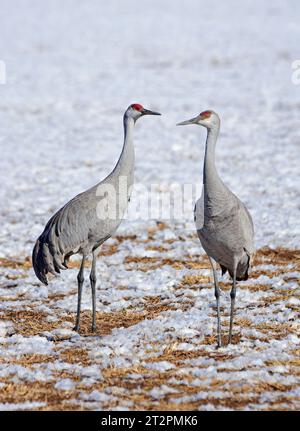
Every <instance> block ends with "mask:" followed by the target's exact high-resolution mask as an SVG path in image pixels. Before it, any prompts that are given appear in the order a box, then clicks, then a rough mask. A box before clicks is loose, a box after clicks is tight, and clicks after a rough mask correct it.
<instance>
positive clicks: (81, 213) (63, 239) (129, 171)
mask: <svg viewBox="0 0 300 431" xmlns="http://www.w3.org/2000/svg"><path fill="white" fill-rule="evenodd" d="M144 115H161V114H159V113H158V112H154V111H150V110H148V109H145V108H144V107H143V106H142V105H140V104H138V103H134V104H132V105H130V106H129V107H128V109H127V110H126V112H125V114H124V117H123V124H124V144H123V148H122V152H121V155H120V157H119V160H118V162H117V164H116V166H115V168H114V169H113V171H112V172H111V173H110V174H109V175H108V176H107V177H106V178H105V179H104V180H103V181H101V182H100V183H98V184H96V185H95V186H94V187H91V188H90V189H88V190H86V191H85V192H83V193H81V194H79V195H77V196H75V197H74V198H73V199H72V200H70V201H69V202H68V203H67V204H66V205H64V206H63V207H62V208H61V209H60V210H58V211H57V212H56V213H55V214H54V215H53V217H51V219H50V220H49V221H48V223H47V224H46V227H45V229H44V231H43V233H42V234H41V235H40V237H39V238H38V239H37V241H36V243H35V246H34V249H33V253H32V262H33V268H34V271H35V274H36V276H37V277H38V278H39V280H40V281H41V282H43V283H44V284H46V285H47V284H48V280H47V274H48V273H51V274H54V275H55V273H59V272H60V270H61V269H66V268H68V267H67V262H68V259H69V258H70V256H72V255H73V254H77V253H79V254H81V255H82V260H81V265H80V270H79V273H78V275H77V281H78V303H77V316H76V324H75V327H74V330H76V331H79V330H80V307H81V292H82V286H83V282H84V266H85V262H86V259H87V257H88V256H89V254H91V253H92V268H91V273H90V283H91V290H92V308H93V316H92V331H93V332H94V331H95V330H96V292H95V289H96V257H97V250H98V248H99V246H100V245H101V244H103V243H104V241H106V240H107V239H108V238H110V237H111V236H112V235H113V234H114V232H115V231H116V230H117V228H118V226H119V224H120V223H121V221H122V218H123V216H124V212H125V210H126V208H127V205H128V201H129V199H130V193H131V188H132V185H133V174H134V146H133V128H134V124H135V122H136V121H137V119H138V118H140V117H142V116H144ZM104 198H106V205H104V207H105V206H106V207H107V206H108V207H109V209H108V212H107V214H106V216H105V217H102V215H103V213H104V211H102V212H101V211H100V212H99V203H101V200H103V199H104Z"/></svg>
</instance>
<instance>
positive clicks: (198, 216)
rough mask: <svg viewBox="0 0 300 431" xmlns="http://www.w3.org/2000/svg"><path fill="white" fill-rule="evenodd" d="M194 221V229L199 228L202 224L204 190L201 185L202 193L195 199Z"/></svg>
mask: <svg viewBox="0 0 300 431" xmlns="http://www.w3.org/2000/svg"><path fill="white" fill-rule="evenodd" d="M194 222H195V224H196V229H197V231H198V230H201V229H202V228H203V225H204V190H203V187H202V193H201V196H200V198H199V199H198V200H197V202H196V204H195V208H194Z"/></svg>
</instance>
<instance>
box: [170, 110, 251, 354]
mask: <svg viewBox="0 0 300 431" xmlns="http://www.w3.org/2000/svg"><path fill="white" fill-rule="evenodd" d="M187 124H198V125H200V126H204V127H205V128H206V129H207V139H206V147H205V157H204V165H203V189H202V195H201V198H200V199H199V200H198V201H197V202H196V205H195V209H194V220H195V223H196V229H197V233H198V236H199V239H200V242H201V244H202V247H203V248H204V250H205V252H206V253H207V255H208V258H209V261H210V264H211V267H212V272H213V278H214V286H215V297H216V302H217V336H218V347H220V346H221V345H222V339H221V322H220V289H219V284H218V276H217V272H216V265H215V263H216V262H217V263H219V264H220V266H221V269H222V275H223V274H225V273H226V271H228V272H229V274H230V276H231V277H232V289H231V292H230V297H231V311H230V326H229V337H228V344H229V343H231V341H232V325H233V316H234V305H235V296H236V281H239V280H247V279H248V268H249V265H250V258H251V253H252V251H253V238H254V228H253V222H252V218H251V215H250V213H249V211H248V210H247V208H246V206H245V205H244V204H243V202H241V201H240V200H239V198H238V197H237V196H235V195H234V194H233V193H232V192H231V191H230V190H229V189H228V187H227V186H226V185H225V184H224V183H223V182H222V180H221V179H220V177H219V175H218V172H217V169H216V166H215V146H216V141H217V138H218V135H219V130H220V118H219V116H218V114H216V113H215V112H213V111H204V112H201V113H200V114H199V115H198V116H197V117H195V118H192V119H191V120H187V121H183V122H182V123H178V126H184V125H187Z"/></svg>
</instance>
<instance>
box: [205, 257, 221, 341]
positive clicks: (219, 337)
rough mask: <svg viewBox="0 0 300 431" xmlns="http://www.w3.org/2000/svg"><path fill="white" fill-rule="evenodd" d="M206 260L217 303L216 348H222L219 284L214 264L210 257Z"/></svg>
mask: <svg viewBox="0 0 300 431" xmlns="http://www.w3.org/2000/svg"><path fill="white" fill-rule="evenodd" d="M208 259H209V261H210V264H211V267H212V271H213V276H214V285H215V297H216V301H217V337H218V344H217V347H221V346H222V338H221V319H220V288H219V282H218V276H217V270H216V265H215V262H214V261H213V259H212V258H211V257H209V256H208Z"/></svg>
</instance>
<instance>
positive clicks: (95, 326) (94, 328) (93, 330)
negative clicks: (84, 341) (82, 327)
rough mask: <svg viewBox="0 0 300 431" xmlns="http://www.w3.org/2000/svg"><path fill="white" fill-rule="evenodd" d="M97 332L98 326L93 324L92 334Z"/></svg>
mask: <svg viewBox="0 0 300 431" xmlns="http://www.w3.org/2000/svg"><path fill="white" fill-rule="evenodd" d="M96 331H97V325H96V324H93V325H92V332H96Z"/></svg>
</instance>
